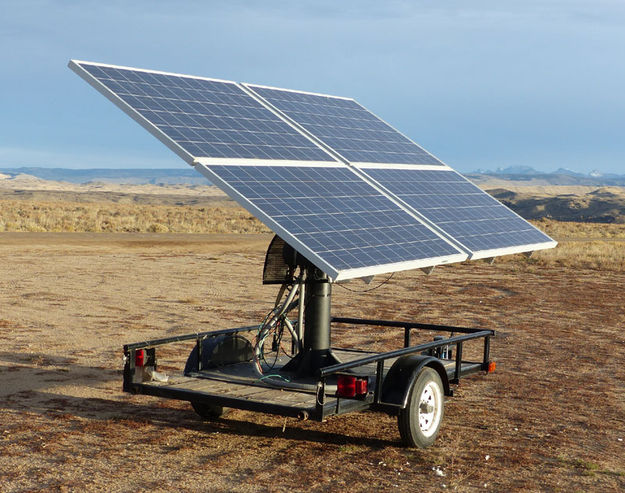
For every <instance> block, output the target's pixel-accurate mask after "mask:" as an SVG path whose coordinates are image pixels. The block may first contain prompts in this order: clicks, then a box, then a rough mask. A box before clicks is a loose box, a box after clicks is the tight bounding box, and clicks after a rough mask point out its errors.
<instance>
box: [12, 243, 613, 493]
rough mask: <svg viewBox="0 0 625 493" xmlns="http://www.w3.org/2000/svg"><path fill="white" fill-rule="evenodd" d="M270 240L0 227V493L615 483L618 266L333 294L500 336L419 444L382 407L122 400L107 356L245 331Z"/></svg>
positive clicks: (512, 266) (518, 265)
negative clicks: (434, 430)
mask: <svg viewBox="0 0 625 493" xmlns="http://www.w3.org/2000/svg"><path fill="white" fill-rule="evenodd" d="M270 238H271V237H270V236H268V235H157V234H104V233H100V234H79V233H75V234H71V233H64V234H63V233H62V234H54V233H2V234H0V259H1V260H0V341H1V342H0V491H2V492H14V491H106V492H114V491H149V490H150V491H174V490H175V491H217V492H222V491H223V492H229V491H242V492H243V491H244V492H248V491H249V492H257V491H258V492H260V491H277V492H279V491H309V492H318V491H343V490H349V491H365V490H367V491H406V492H414V491H439V490H458V491H526V490H527V491H567V492H568V491H601V492H604V491H623V490H625V441H624V440H625V365H624V364H623V362H624V361H625V308H624V299H623V288H624V287H625V273H624V272H618V271H599V270H574V269H564V268H558V267H552V268H549V267H538V266H536V265H532V264H531V263H528V262H525V261H524V260H523V259H522V258H519V261H518V262H511V263H501V264H497V263H495V265H492V266H491V265H488V264H486V263H483V262H474V263H470V264H463V265H456V266H447V267H442V268H437V269H435V270H434V272H433V273H432V274H431V275H430V276H426V275H425V274H423V273H422V272H420V271H416V272H404V273H397V274H396V275H395V276H394V277H393V278H392V279H391V280H390V281H389V282H388V283H386V284H385V285H383V286H381V287H380V288H379V289H377V290H374V291H371V292H368V293H353V292H351V291H348V290H346V289H343V288H342V287H340V286H335V288H334V307H333V308H334V309H333V313H334V314H335V315H345V316H359V317H377V318H392V319H398V320H418V321H423V322H429V323H446V324H458V325H465V326H478V327H485V328H492V329H496V330H497V331H498V336H497V337H496V338H495V339H494V340H493V342H492V357H493V359H494V360H496V362H497V371H496V372H495V373H493V374H489V375H477V376H473V377H470V378H467V379H465V380H463V381H462V382H461V384H460V386H459V388H458V390H457V393H456V396H455V397H453V398H449V399H448V400H447V404H446V405H447V407H446V415H445V420H444V423H443V428H442V431H441V434H440V435H439V438H438V440H437V442H436V443H435V445H434V446H433V447H431V448H429V449H427V450H414V449H407V448H404V447H402V446H400V443H399V435H398V431H397V426H396V418H394V417H391V416H387V415H385V414H378V413H364V414H352V415H346V416H341V417H337V418H333V419H330V420H329V421H328V422H326V423H317V422H310V421H305V422H300V421H297V420H295V419H287V420H285V419H284V418H282V417H277V416H270V415H264V414H256V413H251V412H244V411H232V412H231V413H230V414H228V415H227V416H226V417H225V418H223V419H221V420H219V421H217V422H212V423H211V422H202V421H200V420H199V419H198V418H197V416H196V415H195V414H194V413H193V411H192V410H191V408H190V406H189V405H188V404H187V403H184V402H177V401H168V400H162V399H157V398H152V397H147V396H133V395H130V394H125V393H123V392H122V391H121V381H122V378H121V368H122V345H123V344H124V343H129V342H137V341H141V340H146V339H150V338H158V337H165V336H168V335H174V334H185V333H191V332H195V331H203V330H210V329H220V328H228V327H236V326H242V325H249V324H255V323H258V322H259V321H260V320H261V318H262V317H263V316H264V314H265V313H266V312H267V311H268V310H269V309H270V308H271V307H272V303H273V299H274V297H275V293H276V290H275V287H271V286H265V287H263V286H262V285H261V275H262V266H263V257H264V252H265V249H266V247H267V245H268V242H269V240H270ZM383 279H384V277H382V279H377V278H376V280H374V285H375V284H376V283H377V282H379V281H380V280H383ZM346 287H348V288H350V289H356V290H362V289H366V288H368V286H365V285H364V284H363V283H361V282H360V281H356V282H352V283H349V284H348V285H347V286H346ZM369 287H370V286H369ZM333 336H334V338H335V340H336V341H337V342H339V343H340V342H341V340H342V339H343V340H353V339H354V338H360V341H359V342H361V345H363V346H367V347H374V346H375V345H376V344H381V345H383V346H386V345H388V344H389V340H390V339H393V340H394V341H395V343H396V347H399V346H400V345H401V343H402V334H401V333H400V332H392V331H390V332H389V331H386V332H384V333H382V331H368V332H361V333H347V332H345V331H337V332H336V333H334V334H333ZM183 349H184V350H180V351H179V352H177V353H174V354H172V355H171V359H172V363H171V365H172V366H171V367H172V368H173V366H174V364H176V363H178V364H179V366H180V367H182V366H183V365H184V361H185V359H186V356H185V355H186V351H187V348H186V347H185V348H183ZM165 368H166V369H168V368H169V367H167V366H166V367H165Z"/></svg>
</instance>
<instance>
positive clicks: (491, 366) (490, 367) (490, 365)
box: [488, 361, 497, 373]
mask: <svg viewBox="0 0 625 493" xmlns="http://www.w3.org/2000/svg"><path fill="white" fill-rule="evenodd" d="M495 368H497V363H495V362H494V361H490V362H489V363H488V373H492V372H494V371H495Z"/></svg>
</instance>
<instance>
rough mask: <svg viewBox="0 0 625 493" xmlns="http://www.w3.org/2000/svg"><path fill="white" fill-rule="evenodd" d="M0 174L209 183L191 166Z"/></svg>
mask: <svg viewBox="0 0 625 493" xmlns="http://www.w3.org/2000/svg"><path fill="white" fill-rule="evenodd" d="M0 173H1V174H4V175H8V176H10V177H14V176H17V175H20V174H25V175H31V176H36V177H37V178H41V179H42V180H55V181H66V182H69V183H93V182H103V183H118V184H128V185H145V184H150V185H160V184H164V185H178V184H188V185H209V184H210V183H209V181H208V180H207V179H206V178H204V177H203V176H202V175H200V174H199V173H198V172H197V171H195V170H194V169H192V168H190V167H189V168H184V167H181V168H179V169H178V168H176V169H67V168H0Z"/></svg>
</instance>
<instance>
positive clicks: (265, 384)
mask: <svg viewBox="0 0 625 493" xmlns="http://www.w3.org/2000/svg"><path fill="white" fill-rule="evenodd" d="M285 251H286V252H287V253H286V254H284V252H285ZM277 252H279V253H280V254H279V255H278V254H277ZM293 253H294V252H289V247H288V245H287V244H286V243H284V242H283V241H282V240H281V239H280V238H279V237H277V236H276V237H275V238H274V240H273V241H272V243H271V245H270V247H269V250H268V253H267V257H266V260H265V270H264V282H265V283H266V284H276V283H277V282H276V279H275V278H274V277H272V275H273V274H275V272H276V271H279V272H280V269H276V264H280V263H281V262H283V260H284V258H289V256H291V258H296V259H298V261H297V262H296V263H295V264H293V265H291V268H290V269H289V270H288V271H287V272H288V273H287V275H286V282H284V283H283V284H282V286H281V288H280V295H279V296H278V301H277V302H276V305H275V307H274V308H273V310H272V311H271V313H270V314H269V315H268V317H267V318H266V320H265V321H264V322H263V323H261V324H260V325H259V326H249V327H239V328H231V329H223V330H214V331H208V332H199V333H192V334H187V335H181V336H175V337H167V338H163V339H156V340H150V341H144V342H138V343H134V344H127V345H125V346H124V361H125V364H124V374H123V375H124V383H123V389H124V391H126V392H130V393H133V394H143V395H152V396H158V397H162V398H167V399H177V400H182V401H188V402H190V403H191V405H192V407H193V409H194V410H195V411H196V412H197V414H198V415H199V416H200V417H201V418H203V419H207V420H210V419H217V418H219V417H221V416H222V415H223V414H224V412H225V410H226V409H228V408H234V409H243V410H247V411H257V412H264V413H270V414H275V415H280V416H285V417H294V418H298V419H300V420H306V419H311V420H316V421H320V422H323V421H325V420H327V419H328V418H330V417H332V416H338V415H342V414H346V413H351V412H358V411H365V410H369V409H370V410H375V411H381V412H385V413H388V414H390V415H396V416H397V424H398V428H399V433H400V436H401V439H402V442H403V443H404V444H405V445H407V446H412V447H419V448H425V447H428V446H429V445H431V444H432V443H433V442H434V440H435V439H436V436H437V435H438V432H439V429H440V426H441V423H442V420H443V416H444V406H445V404H444V399H445V397H451V396H453V392H454V387H455V386H456V385H457V384H458V383H459V381H460V379H461V378H462V377H465V376H469V375H473V374H477V373H488V372H492V371H494V369H495V363H494V362H493V361H491V360H490V342H491V338H492V337H494V336H495V331H494V330H490V329H479V328H466V327H455V326H447V325H432V324H423V323H418V322H413V321H391V320H373V319H361V318H348V317H333V316H330V299H331V286H332V284H331V283H330V282H329V281H328V279H327V276H325V275H324V274H323V273H322V272H320V271H319V270H318V269H316V268H315V267H314V266H313V265H311V264H309V263H308V262H307V261H306V260H305V259H303V257H301V256H298V255H297V254H295V255H294V256H293ZM287 267H288V266H287ZM298 268H299V269H298ZM296 270H299V275H297V276H295V275H294V272H295V271H296ZM283 280H284V279H283ZM298 293H299V297H298ZM283 298H284V300H283ZM291 311H295V312H296V313H297V319H295V318H294V319H293V320H291V319H290V318H289V317H288V315H289V313H290V312H291ZM302 322H303V324H304V325H303V327H302ZM336 326H343V327H349V328H356V327H370V328H371V329H373V330H377V331H379V330H393V329H394V330H395V331H398V332H400V333H403V337H401V336H400V339H402V341H401V342H402V343H400V344H398V346H400V347H399V348H398V349H395V350H391V351H386V352H375V351H371V350H367V349H362V348H353V347H344V348H340V347H331V346H330V333H331V330H332V327H336ZM302 328H304V329H305V330H304V332H303V334H302V330H301V329H302ZM422 333H427V334H431V333H437V334H445V336H442V335H437V336H435V337H434V338H433V340H430V341H426V342H420V343H416V344H415V343H413V341H414V340H415V338H416V336H418V335H419V334H422ZM302 336H303V337H302ZM421 339H423V338H421ZM190 341H194V343H195V344H194V346H193V349H192V350H191V352H190V354H189V356H188V359H187V362H186V365H185V367H184V369H181V370H180V372H179V373H177V374H172V375H165V374H163V373H162V372H160V371H159V366H158V353H157V350H159V349H161V348H163V347H164V346H168V345H172V344H176V343H184V342H187V343H189V342H190ZM469 343H471V344H480V345H481V348H480V351H481V358H479V359H478V360H477V361H472V360H468V359H465V358H464V356H463V355H464V354H465V352H464V350H463V348H464V347H465V344H469ZM285 345H286V346H287V347H289V346H290V350H288V351H285V350H284V347H285ZM289 353H290V354H289ZM473 353H474V354H475V351H474V352H473Z"/></svg>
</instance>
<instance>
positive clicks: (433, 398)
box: [417, 381, 443, 437]
mask: <svg viewBox="0 0 625 493" xmlns="http://www.w3.org/2000/svg"><path fill="white" fill-rule="evenodd" d="M442 397H443V396H442V392H441V388H440V387H439V386H438V385H437V384H436V382H432V381H430V382H428V383H427V385H426V386H425V387H424V388H423V392H421V397H420V398H419V407H418V411H417V412H418V413H419V428H420V429H421V433H423V435H424V436H426V437H430V436H432V435H433V434H434V433H435V432H436V430H437V429H438V424H439V422H440V420H441V402H442Z"/></svg>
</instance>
